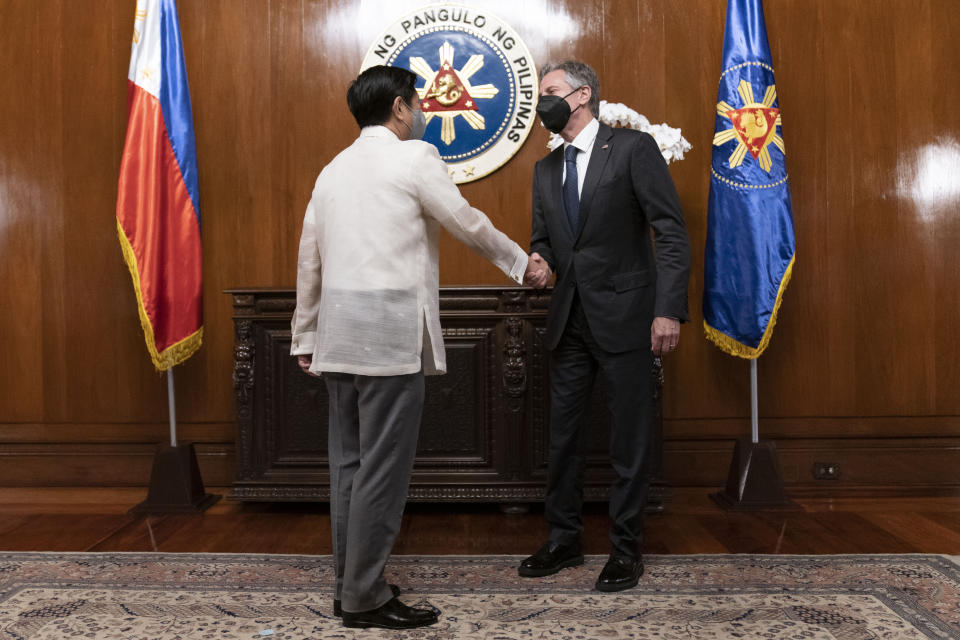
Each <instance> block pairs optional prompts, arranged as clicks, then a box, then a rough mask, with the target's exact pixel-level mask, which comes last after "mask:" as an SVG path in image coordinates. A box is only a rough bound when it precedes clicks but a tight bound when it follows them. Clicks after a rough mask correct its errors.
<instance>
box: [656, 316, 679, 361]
mask: <svg viewBox="0 0 960 640" xmlns="http://www.w3.org/2000/svg"><path fill="white" fill-rule="evenodd" d="M679 341H680V321H679V320H677V319H675V318H654V319H653V324H652V325H650V345H651V349H652V350H653V355H655V356H657V357H659V356H662V355H663V354H665V353H670V352H671V351H673V350H674V349H676V348H677V343H678V342H679Z"/></svg>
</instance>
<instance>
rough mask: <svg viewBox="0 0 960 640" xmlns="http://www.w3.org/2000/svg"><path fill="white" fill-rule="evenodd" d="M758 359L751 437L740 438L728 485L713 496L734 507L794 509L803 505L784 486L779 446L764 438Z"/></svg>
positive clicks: (753, 365)
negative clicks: (758, 388) (758, 385)
mask: <svg viewBox="0 0 960 640" xmlns="http://www.w3.org/2000/svg"><path fill="white" fill-rule="evenodd" d="M758 359H759V358H753V359H751V360H750V426H751V439H750V440H751V441H750V442H748V441H747V438H746V436H743V437H741V438H739V439H737V441H736V443H735V446H734V448H733V459H732V460H731V461H730V471H729V473H728V474H727V486H726V488H725V489H724V490H723V491H718V492H717V493H711V494H710V498H711V499H712V500H713V501H714V502H716V503H717V504H719V505H720V506H721V507H722V508H724V509H730V510H734V511H764V510H769V509H775V510H783V511H794V510H797V509H799V507H798V506H797V505H796V503H794V502H793V501H792V500H791V499H790V498H789V497H788V496H787V493H786V491H785V490H784V487H783V475H782V473H781V472H780V463H779V461H778V460H777V447H776V445H775V444H774V443H773V442H772V441H770V440H764V441H763V442H761V441H760V428H759V415H758V414H759V411H758V409H757V404H758V403H757V395H758V394H757V360H758Z"/></svg>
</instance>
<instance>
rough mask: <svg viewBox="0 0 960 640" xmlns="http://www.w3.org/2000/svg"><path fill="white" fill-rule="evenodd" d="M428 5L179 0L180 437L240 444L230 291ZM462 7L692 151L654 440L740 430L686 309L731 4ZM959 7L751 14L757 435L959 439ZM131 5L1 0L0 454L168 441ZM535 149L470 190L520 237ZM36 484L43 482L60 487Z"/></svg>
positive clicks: (696, 318)
mask: <svg viewBox="0 0 960 640" xmlns="http://www.w3.org/2000/svg"><path fill="white" fill-rule="evenodd" d="M421 4H422V2H421V0H403V1H402V2H397V1H393V0H390V1H388V0H379V1H374V2H369V1H363V2H361V1H360V0H271V1H270V2H263V1H262V0H179V2H178V6H179V10H180V21H181V29H182V34H183V42H184V49H185V55H186V61H187V68H188V71H189V77H190V83H191V87H190V88H191V94H192V98H193V109H194V119H195V129H196V135H197V154H198V162H199V173H200V189H201V209H202V214H203V242H204V282H205V289H204V314H205V338H204V347H203V348H202V349H201V350H200V352H199V353H198V354H197V355H196V356H194V357H193V358H192V359H191V360H190V361H188V362H187V363H186V364H185V365H184V366H182V367H178V368H177V371H176V376H177V390H178V415H179V417H180V419H181V420H183V421H184V423H185V424H189V425H197V426H191V427H189V431H188V432H189V434H190V436H191V437H196V438H197V439H199V440H200V441H201V442H204V443H210V444H214V442H215V441H217V442H219V443H220V444H221V445H229V444H230V443H231V442H232V437H231V434H230V433H229V431H228V430H227V429H225V428H224V427H223V425H225V424H229V423H231V422H232V420H233V418H234V405H233V393H232V381H231V378H230V375H231V370H230V365H231V362H232V348H233V330H232V325H231V319H230V300H229V297H228V296H225V295H223V294H222V293H221V292H222V291H223V290H224V289H227V288H230V287H245V286H291V285H292V284H293V281H294V278H295V261H296V257H295V250H296V246H297V240H298V237H299V231H300V224H301V220H302V216H303V210H304V208H305V205H306V202H307V200H308V199H309V196H310V191H311V188H312V185H313V182H314V180H315V177H316V175H317V173H318V172H319V170H320V169H321V168H322V167H323V166H324V164H326V163H327V162H328V161H329V160H330V159H331V158H332V157H333V156H334V155H335V154H336V153H337V152H338V151H339V150H340V149H342V148H343V147H344V146H346V145H347V144H349V143H350V141H351V140H352V139H353V138H354V137H355V135H356V128H355V125H354V123H353V121H352V119H351V117H350V115H349V113H348V111H347V109H346V104H345V97H344V96H345V90H346V87H347V85H348V83H349V81H350V80H351V79H352V78H353V77H354V75H355V73H356V71H357V68H358V67H359V64H360V61H361V58H362V56H363V55H364V53H365V51H366V49H367V47H368V46H369V44H370V42H372V41H373V39H374V38H375V37H376V36H377V34H379V32H380V31H381V29H382V28H383V27H384V26H385V25H386V24H387V23H388V22H389V21H391V20H392V19H393V18H395V17H396V16H397V15H399V14H400V13H402V12H404V11H406V10H411V9H415V8H417V7H419V6H420V5H421ZM469 4H471V5H472V6H473V7H475V8H476V10H477V11H491V12H493V13H496V14H497V15H499V16H500V17H501V18H503V19H504V20H506V21H507V22H508V23H510V24H511V25H512V26H513V27H514V28H515V29H516V30H517V31H518V32H519V33H520V35H521V36H522V37H523V38H524V40H525V41H526V43H527V45H528V47H529V48H530V50H531V52H532V54H533V56H534V58H535V59H536V60H537V61H538V62H539V63H543V62H545V61H547V60H550V59H558V58H565V57H579V58H582V59H584V60H585V61H587V62H590V63H591V64H593V65H594V67H595V68H596V69H597V70H598V72H599V74H600V80H601V89H602V91H601V94H602V96H603V97H605V98H607V99H609V100H611V101H617V102H623V103H626V104H628V105H630V106H632V107H634V108H636V109H637V110H639V111H640V112H642V113H644V114H645V115H647V116H648V117H649V118H650V120H651V121H652V122H655V123H656V122H667V123H669V124H671V125H673V126H679V127H681V128H682V129H683V132H684V135H685V136H686V137H687V139H688V140H690V142H691V143H692V144H693V149H692V150H691V151H690V152H689V154H688V155H687V158H686V159H685V160H683V161H682V162H679V163H675V164H673V165H671V167H670V171H671V174H672V175H673V177H674V180H675V182H676V185H677V189H678V192H679V194H680V198H681V201H682V203H683V206H684V210H685V214H686V219H687V225H688V228H689V231H690V236H691V242H692V246H693V269H692V276H691V287H690V302H691V323H690V324H689V325H687V326H685V327H684V328H683V333H682V341H681V348H680V351H679V352H678V353H676V354H672V355H671V356H670V357H669V358H667V361H666V363H665V364H666V371H667V377H666V382H665V389H664V408H665V417H666V420H667V422H666V425H667V430H668V437H669V436H670V435H671V434H670V430H671V429H675V432H674V433H673V434H672V436H673V437H675V438H678V439H685V438H697V437H699V438H707V439H711V440H716V441H723V440H724V439H727V440H729V439H730V438H733V437H736V436H739V435H742V434H743V433H744V429H745V427H744V424H745V423H744V420H745V419H746V417H747V416H748V414H749V407H748V397H749V388H748V367H747V364H746V363H745V362H743V361H740V360H736V359H734V358H730V357H728V356H726V355H724V354H722V353H721V352H720V351H719V350H717V349H716V348H714V347H713V346H711V345H710V344H708V343H707V342H706V340H705V339H704V338H703V336H702V329H701V322H702V315H701V311H700V298H701V295H702V286H703V284H702V270H703V250H702V248H703V246H704V237H705V230H706V218H707V212H706V207H707V191H708V184H709V182H708V169H709V164H710V157H711V141H712V133H713V132H712V122H713V119H712V114H713V112H714V107H715V101H716V88H717V87H716V85H717V79H718V77H719V73H720V48H721V44H722V39H723V22H724V15H725V2H724V1H723V0H689V1H688V2H669V1H668V0H641V1H639V2H619V1H615V0H578V1H574V0H529V1H526V2H522V3H521V2H507V1H505V0H470V1H469ZM955 4H956V3H955V2H954V0H916V1H915V2H909V3H907V2H899V1H898V0H844V1H843V2H834V1H832V0H777V1H776V2H770V1H768V2H767V3H765V12H766V18H767V27H768V32H769V36H770V44H771V50H772V52H773V56H774V63H775V67H776V79H777V89H778V95H779V98H780V104H781V108H782V110H783V121H784V127H783V137H784V139H785V141H786V146H787V154H788V155H787V166H788V169H789V172H790V184H791V191H792V196H793V203H794V218H795V229H796V236H797V266H796V269H795V272H794V279H793V282H792V283H791V285H790V288H789V289H788V290H787V294H786V297H785V299H784V303H783V307H782V312H781V316H780V321H779V324H778V326H777V329H776V332H775V335H774V339H773V342H772V344H771V347H770V349H769V350H768V351H767V353H766V355H765V356H764V357H763V358H762V359H761V361H760V364H759V370H760V391H761V396H760V413H761V417H762V419H763V420H764V421H762V422H761V425H766V426H765V427H764V426H762V429H763V428H767V429H768V434H769V435H771V436H772V437H776V438H778V439H786V440H791V439H795V440H797V441H800V440H803V439H809V438H816V439H830V438H847V437H856V438H864V439H884V438H896V437H904V436H905V437H953V436H956V435H958V434H960V427H958V426H957V420H958V419H960V394H958V393H957V391H956V390H957V388H960V341H958V340H957V339H956V336H957V334H958V328H960V327H958V324H960V322H958V316H957V309H958V308H960V287H958V286H957V282H958V281H960V261H958V260H956V257H955V253H956V247H957V246H960V215H958V210H960V192H958V189H957V187H956V182H957V181H956V175H957V173H958V172H960V111H958V110H957V109H954V108H953V105H954V104H955V103H956V102H957V101H958V98H960V64H957V53H956V50H955V49H956V47H955V42H956V41H957V40H958V39H960V12H957V11H956V6H955ZM133 12H134V3H133V2H132V0H131V1H130V2H111V3H101V2H96V1H95V0H7V1H5V2H3V3H0V24H3V25H4V27H5V29H4V33H5V37H4V38H3V39H2V40H0V73H2V75H3V77H4V79H5V81H6V83H7V84H6V86H8V87H13V88H15V90H10V91H5V92H2V93H0V122H3V127H2V128H0V256H2V259H0V284H2V286H0V310H2V311H3V313H0V372H2V373H0V378H2V380H0V382H2V383H0V441H2V442H5V443H11V444H13V443H28V442H30V441H31V433H33V432H32V430H34V429H35V430H36V432H35V435H34V436H33V440H35V441H36V442H41V441H42V442H46V443H48V444H50V445H54V444H57V443H69V442H89V443H94V442H95V443H101V444H108V443H111V442H113V443H115V444H117V445H123V444H124V443H127V444H129V443H134V442H139V443H144V442H148V441H149V440H150V439H151V438H156V437H158V435H161V436H162V433H161V432H162V424H163V422H164V420H165V419H166V398H165V395H166V385H165V381H164V380H163V377H162V376H160V375H157V374H156V373H155V372H154V371H153V369H152V366H151V365H150V362H149V359H148V357H147V355H146V349H145V347H144V344H143V337H142V332H141V330H140V326H139V321H138V317H137V312H136V308H135V303H134V295H133V291H132V287H131V286H130V281H129V276H128V274H127V271H126V269H125V267H124V265H123V262H122V259H121V256H120V250H119V247H118V246H117V242H116V238H115V231H114V222H113V220H114V207H115V192H116V180H117V172H118V168H119V158H120V152H121V149H122V145H123V138H124V132H125V127H126V122H125V120H126V70H127V66H128V62H129V45H130V34H131V29H132V25H133ZM546 140H547V135H546V132H545V131H544V130H543V129H542V128H541V127H535V128H534V131H533V132H532V133H531V135H530V137H529V139H528V141H527V143H526V144H525V145H524V147H523V148H522V149H521V150H520V152H519V153H518V154H517V155H516V156H515V157H514V158H513V160H511V161H510V162H509V163H508V164H507V165H506V166H505V167H504V168H503V169H502V170H500V171H498V172H496V173H494V174H493V175H491V176H489V177H487V178H484V179H482V180H480V181H478V182H476V183H472V184H468V185H464V187H463V189H462V191H463V193H464V195H465V196H466V197H467V198H468V199H469V200H470V201H471V203H472V204H474V205H475V206H476V207H477V208H479V209H481V210H483V211H484V212H485V213H487V214H488V215H489V216H490V218H491V219H492V220H493V221H494V222H495V224H497V225H498V226H499V227H500V228H501V229H503V230H504V231H505V232H506V233H507V234H508V235H509V236H510V237H511V238H513V239H515V240H517V241H518V242H519V243H520V244H521V245H523V246H526V245H527V243H528V241H529V228H530V182H531V176H532V169H533V164H534V163H535V162H536V161H537V160H538V159H539V158H541V157H542V156H543V155H544V154H545V152H546V146H545V143H546ZM440 272H441V281H442V283H444V284H450V285H454V284H456V285H462V284H466V285H469V284H492V285H497V284H503V283H506V278H505V277H504V276H503V274H501V273H500V272H499V271H498V270H496V269H495V268H494V267H492V266H490V265H489V264H487V263H485V262H484V261H483V260H482V259H480V258H479V257H477V256H474V255H473V254H471V253H470V252H468V251H464V250H463V248H462V247H461V246H460V245H459V244H457V243H455V242H454V241H453V240H452V239H450V238H449V237H446V236H445V237H444V238H443V241H442V245H441V269H440ZM638 330H646V329H645V328H642V327H641V328H638ZM118 425H122V426H118ZM203 425H219V426H210V427H207V426H203ZM71 429H75V430H76V431H77V432H78V433H79V435H74V434H72V433H71ZM124 446H125V445H124ZM693 459H696V458H695V457H694V458H691V460H693ZM51 460H52V459H51ZM48 464H54V463H53V462H51V461H48ZM938 464H939V463H938ZM29 469H31V471H30V473H36V474H38V475H37V476H36V477H37V478H41V477H43V478H47V479H49V480H50V481H57V480H56V477H54V474H55V470H50V469H44V470H41V469H39V467H29ZM64 473H68V472H66V471H65V472H64ZM84 473H86V472H84ZM81 475H82V474H81ZM70 477H73V478H78V477H81V476H80V475H77V474H73V475H71V476H70ZM875 480H876V481H879V478H875ZM3 481H4V482H17V481H18V480H16V479H14V478H13V477H12V476H8V477H6V478H4V480H3ZM871 481H873V480H871ZM143 482H146V479H145V478H144V480H143ZM944 482H945V483H947V484H950V483H951V482H953V480H952V479H950V478H944Z"/></svg>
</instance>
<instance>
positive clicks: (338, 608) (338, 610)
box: [333, 584, 400, 618]
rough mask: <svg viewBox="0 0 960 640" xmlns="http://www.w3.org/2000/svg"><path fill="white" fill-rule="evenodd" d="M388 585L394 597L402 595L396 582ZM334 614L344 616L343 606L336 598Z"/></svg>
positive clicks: (334, 600)
mask: <svg viewBox="0 0 960 640" xmlns="http://www.w3.org/2000/svg"><path fill="white" fill-rule="evenodd" d="M387 586H388V587H390V593H392V594H393V597H394V598H396V597H397V596H399V595H400V587H398V586H397V585H395V584H388V585H387ZM333 615H335V616H337V617H338V618H341V617H343V606H342V605H341V604H340V601H339V600H337V599H336V598H334V599H333Z"/></svg>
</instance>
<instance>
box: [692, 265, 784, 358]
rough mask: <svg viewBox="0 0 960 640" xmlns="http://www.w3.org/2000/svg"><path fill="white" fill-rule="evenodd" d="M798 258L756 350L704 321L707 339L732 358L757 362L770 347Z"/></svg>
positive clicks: (782, 282) (780, 290)
mask: <svg viewBox="0 0 960 640" xmlns="http://www.w3.org/2000/svg"><path fill="white" fill-rule="evenodd" d="M796 257H797V254H796V253H794V254H793V256H791V257H790V264H788V265H787V270H786V271H785V272H784V274H783V278H781V280H780V289H779V290H778V291H777V301H776V303H774V305H773V313H771V314H770V322H768V323H767V328H766V330H765V331H764V332H763V339H762V340H760V344H758V345H757V346H756V347H755V348H754V347H751V346H748V345H745V344H743V343H742V342H740V341H739V340H736V339H734V338H731V337H730V336H728V335H727V334H725V333H723V332H722V331H720V330H719V329H715V328H713V327H711V326H710V325H709V324H707V321H706V320H704V321H703V332H704V333H705V334H706V335H707V339H709V340H710V342H712V343H713V344H715V345H717V346H718V347H719V348H720V349H722V350H723V351H725V352H727V353H729V354H730V355H732V356H737V357H738V358H746V359H747V360H755V359H757V358H759V357H760V354H762V353H763V352H764V351H765V350H766V348H767V347H768V346H769V345H770V339H771V338H772V337H773V327H774V325H776V324H777V315H778V313H779V312H780V303H781V302H782V301H783V292H784V291H786V290H787V285H788V284H789V283H790V277H791V276H792V275H793V262H794V260H795V259H796Z"/></svg>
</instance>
